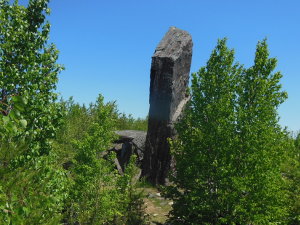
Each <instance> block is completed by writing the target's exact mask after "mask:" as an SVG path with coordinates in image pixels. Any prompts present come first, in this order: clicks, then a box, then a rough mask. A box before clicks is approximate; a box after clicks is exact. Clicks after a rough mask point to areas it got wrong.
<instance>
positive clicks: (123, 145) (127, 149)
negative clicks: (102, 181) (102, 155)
mask: <svg viewBox="0 0 300 225" xmlns="http://www.w3.org/2000/svg"><path fill="white" fill-rule="evenodd" d="M115 133H116V134H117V135H118V138H117V139H116V140H115V141H114V146H113V148H112V149H110V151H114V152H115V153H116V155H117V158H116V159H115V161H114V163H115V165H116V167H117V169H118V171H119V173H120V174H123V173H124V171H125V169H126V165H127V164H128V163H129V161H130V158H131V156H132V155H133V154H135V155H136V156H137V162H136V163H137V165H138V166H141V164H142V160H143V157H144V150H145V140H146V134H147V133H146V132H145V131H139V130H118V131H115ZM140 175H141V174H140V173H139V174H138V175H137V177H136V179H139V177H140Z"/></svg>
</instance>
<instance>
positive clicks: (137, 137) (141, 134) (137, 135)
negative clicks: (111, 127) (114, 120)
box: [115, 130, 147, 150]
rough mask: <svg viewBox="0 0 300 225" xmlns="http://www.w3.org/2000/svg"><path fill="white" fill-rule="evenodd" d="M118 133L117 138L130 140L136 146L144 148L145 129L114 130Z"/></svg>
mask: <svg viewBox="0 0 300 225" xmlns="http://www.w3.org/2000/svg"><path fill="white" fill-rule="evenodd" d="M115 133H116V134H117V135H119V140H123V141H125V140H127V141H132V142H133V143H134V144H135V145H136V146H137V147H138V148H141V149H143V150H144V148H145V141H146V135H147V132H146V131H140V130H117V131H115Z"/></svg>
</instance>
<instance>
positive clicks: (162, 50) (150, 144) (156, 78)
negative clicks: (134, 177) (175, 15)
mask: <svg viewBox="0 0 300 225" xmlns="http://www.w3.org/2000/svg"><path fill="white" fill-rule="evenodd" d="M192 47H193V42H192V38H191V36H190V34H189V33H188V32H186V31H183V30H180V29H178V28H176V27H171V28H170V29H169V31H168V32H167V33H166V35H165V36H164V38H163V39H162V40H161V42H160V43H159V45H158V46H157V48H156V50H155V52H154V55H153V57H152V64H151V76H150V78H151V81H150V101H149V102H150V109H149V121H148V132H147V137H146V146H145V154H144V161H143V167H142V175H143V176H145V177H146V178H147V179H148V180H149V181H150V182H151V183H152V184H165V181H166V177H167V174H168V172H169V170H170V164H171V156H170V146H169V144H168V141H167V139H168V138H172V137H173V136H174V134H175V131H174V123H175V122H176V120H177V119H178V117H179V116H180V114H181V112H182V109H183V108H184V105H185V103H186V102H187V101H188V96H187V87H188V82H189V73H190V66H191V59H192Z"/></svg>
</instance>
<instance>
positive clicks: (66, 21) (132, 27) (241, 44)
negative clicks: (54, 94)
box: [49, 0, 300, 131]
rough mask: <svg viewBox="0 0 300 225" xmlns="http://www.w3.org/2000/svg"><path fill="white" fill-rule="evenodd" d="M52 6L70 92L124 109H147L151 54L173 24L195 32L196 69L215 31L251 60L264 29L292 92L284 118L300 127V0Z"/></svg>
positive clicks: (129, 0) (61, 0) (67, 2)
mask: <svg viewBox="0 0 300 225" xmlns="http://www.w3.org/2000/svg"><path fill="white" fill-rule="evenodd" d="M50 7H51V9H52V14H51V16H50V17H49V20H50V23H51V25H52V30H51V41H52V42H54V43H55V44H56V46H57V48H58V49H59V50H60V59H59V62H60V63H62V64H64V65H65V67H66V70H65V71H63V72H62V73H61V74H60V80H59V84H58V91H59V92H60V93H61V95H62V96H63V97H64V98H65V99H67V98H68V97H69V96H74V99H75V101H77V102H79V103H86V104H88V103H90V102H93V101H95V99H96V97H97V95H98V94H99V93H101V94H103V95H104V97H105V99H106V100H107V101H111V100H116V101H117V104H118V107H119V110H120V112H125V113H127V114H128V113H131V114H132V115H133V116H134V117H145V116H146V115H147V113H148V109H149V104H148V98H149V83H150V80H149V79H150V65H151V56H152V54H153V52H154V50H155V47H156V46H157V44H158V43H159V41H160V40H161V39H162V37H163V35H164V34H165V32H166V31H167V30H168V28H169V27H170V26H176V27H178V28H181V29H184V30H186V31H188V32H189V33H190V34H191V35H192V38H193V42H194V48H193V60H192V67H191V72H196V71H197V70H198V69H199V68H200V67H201V66H204V65H205V63H206V60H207V59H208V57H209V55H210V53H211V51H212V49H213V48H214V46H215V45H216V42H217V39H218V38H223V37H227V38H228V45H229V46H230V47H231V48H234V49H235V51H236V59H237V60H238V61H239V62H240V63H242V64H245V65H246V66H250V65H251V64H252V61H253V58H254V52H255V46H256V43H257V41H259V40H262V39H263V38H265V37H267V38H268V44H269V49H270V52H271V56H273V57H277V59H278V67H277V70H279V71H281V72H282V73H283V75H284V77H283V79H282V85H283V89H284V90H286V91H287V92H288V94H289V98H288V100H287V101H286V102H285V103H284V104H283V105H282V106H281V107H280V109H279V115H280V117H281V120H280V123H281V124H282V126H288V128H289V129H290V130H293V131H298V130H299V129H300V104H299V103H300V76H299V67H298V66H299V64H300V42H299V41H300V28H299V25H300V1H299V0H247V1H246V0H244V1H243V0H118V1H117V0H107V1H104V0H103V1H101V0H85V1H82V0H52V1H51V3H50Z"/></svg>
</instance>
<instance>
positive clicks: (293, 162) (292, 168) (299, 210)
mask: <svg viewBox="0 0 300 225" xmlns="http://www.w3.org/2000/svg"><path fill="white" fill-rule="evenodd" d="M293 142H294V148H291V149H290V151H288V158H287V160H286V162H285V163H284V165H283V169H282V172H283V174H284V177H285V178H286V180H287V182H288V184H289V185H288V193H289V194H288V197H289V204H288V207H289V215H288V224H289V225H297V224H299V223H300V186H299V183H300V135H299V134H298V135H297V137H296V139H295V140H293Z"/></svg>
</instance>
